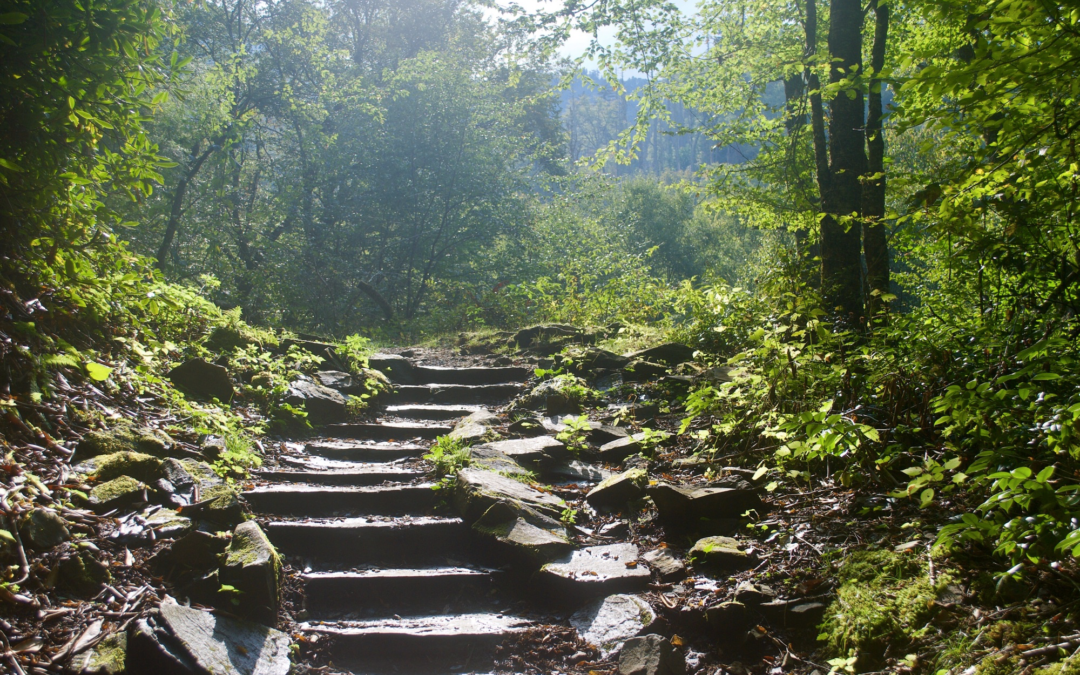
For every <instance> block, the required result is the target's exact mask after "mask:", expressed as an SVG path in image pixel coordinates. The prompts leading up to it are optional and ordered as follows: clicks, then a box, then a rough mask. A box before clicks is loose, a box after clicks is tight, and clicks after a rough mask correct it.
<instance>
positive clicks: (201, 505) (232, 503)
mask: <svg viewBox="0 0 1080 675" xmlns="http://www.w3.org/2000/svg"><path fill="white" fill-rule="evenodd" d="M200 497H201V501H199V502H198V503H197V504H192V505H191V506H186V507H184V508H182V509H181V510H180V512H181V513H182V514H184V515H185V516H190V517H195V518H201V519H203V520H209V521H210V522H212V523H217V524H218V525H228V526H229V527H232V526H234V525H238V524H239V523H242V522H243V521H244V509H243V507H241V506H240V495H238V494H237V492H236V490H234V489H233V488H231V487H229V486H228V485H224V484H221V485H214V486H212V487H208V488H206V489H204V490H203V491H202V494H201V495H200Z"/></svg>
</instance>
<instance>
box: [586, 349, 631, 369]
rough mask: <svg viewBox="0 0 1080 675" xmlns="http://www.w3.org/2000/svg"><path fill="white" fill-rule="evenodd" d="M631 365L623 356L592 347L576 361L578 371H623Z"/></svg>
mask: <svg viewBox="0 0 1080 675" xmlns="http://www.w3.org/2000/svg"><path fill="white" fill-rule="evenodd" d="M628 363H630V359H629V358H628V357H626V356H623V355H622V354H616V353H615V352H609V351H607V350H606V349H600V348H598V347H590V348H589V349H586V350H585V353H584V354H582V355H581V356H579V357H577V358H575V359H574V368H575V369H577V370H582V371H585V370H622V369H623V368H625V367H626V365H627V364H628Z"/></svg>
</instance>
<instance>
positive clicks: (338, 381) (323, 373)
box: [311, 370, 364, 396]
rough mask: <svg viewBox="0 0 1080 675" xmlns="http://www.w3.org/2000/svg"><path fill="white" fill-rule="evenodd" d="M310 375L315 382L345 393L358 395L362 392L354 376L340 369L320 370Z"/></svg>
mask: <svg viewBox="0 0 1080 675" xmlns="http://www.w3.org/2000/svg"><path fill="white" fill-rule="evenodd" d="M311 377H312V379H314V380H315V383H316V384H318V385H320V386H323V387H326V388H327V389H333V390H334V391H338V392H341V393H342V394H345V395H352V396H359V395H360V394H362V393H364V390H363V387H361V386H360V383H359V382H357V381H356V378H354V377H353V376H352V375H350V374H349V373H346V372H345V371H342V370H320V371H319V372H317V373H315V374H314V375H312V376H311Z"/></svg>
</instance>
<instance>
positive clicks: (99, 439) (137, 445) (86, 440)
mask: <svg viewBox="0 0 1080 675" xmlns="http://www.w3.org/2000/svg"><path fill="white" fill-rule="evenodd" d="M172 447H173V439H171V438H170V437H169V435H168V434H166V433H164V432H162V431H158V430H156V429H148V428H145V427H138V428H136V427H132V426H130V425H127V424H121V425H118V426H115V427H113V428H112V429H109V430H108V431H91V432H90V433H88V434H86V435H85V436H83V437H82V440H81V441H79V445H78V447H77V448H76V453H78V455H80V456H81V457H83V458H86V457H97V456H98V455H110V454H113V453H117V452H125V451H128V452H138V453H142V454H145V455H153V456H154V457H168V455H169V451H170V450H171V449H172Z"/></svg>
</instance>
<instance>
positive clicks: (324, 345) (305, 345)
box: [274, 338, 343, 368]
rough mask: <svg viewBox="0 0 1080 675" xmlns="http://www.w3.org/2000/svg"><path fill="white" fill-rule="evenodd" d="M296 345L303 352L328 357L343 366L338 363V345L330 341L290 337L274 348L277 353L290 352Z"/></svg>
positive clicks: (339, 365)
mask: <svg viewBox="0 0 1080 675" xmlns="http://www.w3.org/2000/svg"><path fill="white" fill-rule="evenodd" d="M293 347H296V348H297V349H299V350H300V351H302V352H307V353H308V354H313V355H314V356H318V357H319V358H321V359H326V360H327V361H329V362H330V363H332V364H335V363H336V364H337V366H338V368H341V367H342V366H343V364H341V363H338V361H339V359H338V353H337V345H335V344H332V343H330V342H323V341H321V340H317V339H316V340H297V339H294V338H288V339H286V340H282V341H281V344H279V345H278V347H277V349H275V350H274V353H275V354H288V353H289V350H290V349H292V348H293Z"/></svg>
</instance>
